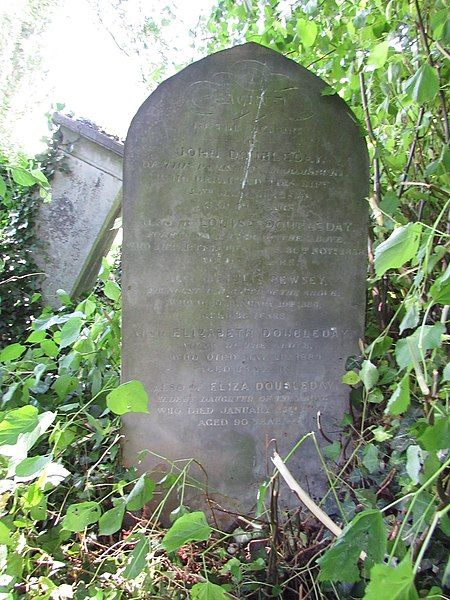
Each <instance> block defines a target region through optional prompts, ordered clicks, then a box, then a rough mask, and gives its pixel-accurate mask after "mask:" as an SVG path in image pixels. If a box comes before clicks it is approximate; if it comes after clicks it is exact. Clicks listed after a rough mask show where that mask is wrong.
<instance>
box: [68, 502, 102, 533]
mask: <svg viewBox="0 0 450 600" xmlns="http://www.w3.org/2000/svg"><path fill="white" fill-rule="evenodd" d="M100 515H101V508H100V504H99V503H98V502H80V503H78V504H71V505H70V506H69V508H68V509H67V512H66V516H65V517H64V519H63V521H62V526H63V527H64V529H68V530H69V531H83V530H84V529H85V528H86V527H87V526H88V525H92V524H93V523H97V521H98V520H99V518H100Z"/></svg>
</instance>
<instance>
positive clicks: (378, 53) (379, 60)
mask: <svg viewBox="0 0 450 600" xmlns="http://www.w3.org/2000/svg"><path fill="white" fill-rule="evenodd" d="M388 52H389V44H388V42H381V43H380V44H377V45H376V46H374V47H373V48H372V50H371V51H370V54H369V59H368V61H367V64H368V65H369V66H371V67H372V68H373V69H380V68H381V67H384V65H385V63H386V61H387V57H388Z"/></svg>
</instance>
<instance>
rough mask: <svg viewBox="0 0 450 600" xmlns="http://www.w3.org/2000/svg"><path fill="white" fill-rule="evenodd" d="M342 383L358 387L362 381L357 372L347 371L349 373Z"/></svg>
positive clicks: (344, 376)
mask: <svg viewBox="0 0 450 600" xmlns="http://www.w3.org/2000/svg"><path fill="white" fill-rule="evenodd" d="M341 381H342V383H346V384H347V385H356V384H357V383H359V382H360V381H361V379H360V378H359V375H358V373H355V371H347V373H346V374H345V375H343V377H342V379H341Z"/></svg>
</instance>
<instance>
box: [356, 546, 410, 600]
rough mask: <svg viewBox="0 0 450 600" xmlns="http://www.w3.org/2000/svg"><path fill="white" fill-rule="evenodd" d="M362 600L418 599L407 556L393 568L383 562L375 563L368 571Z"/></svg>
mask: <svg viewBox="0 0 450 600" xmlns="http://www.w3.org/2000/svg"><path fill="white" fill-rule="evenodd" d="M364 600H419V595H418V594H417V591H416V588H415V587H414V573H413V569H412V565H411V559H410V558H409V556H408V555H407V556H405V558H404V559H403V560H402V562H401V563H400V564H399V565H398V567H396V568H395V569H393V568H392V567H390V566H389V565H385V564H380V565H375V566H374V567H373V568H372V570H371V571H370V581H369V584H368V586H367V588H366V593H365V595H364Z"/></svg>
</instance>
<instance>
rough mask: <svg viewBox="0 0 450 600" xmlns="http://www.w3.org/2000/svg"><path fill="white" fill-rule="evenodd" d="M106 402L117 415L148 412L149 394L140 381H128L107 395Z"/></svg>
mask: <svg viewBox="0 0 450 600" xmlns="http://www.w3.org/2000/svg"><path fill="white" fill-rule="evenodd" d="M106 404H107V406H108V408H109V410H111V411H112V412H113V413H115V414H116V415H124V414H126V413H129V412H138V413H148V408H147V406H148V396H147V392H146V391H145V389H144V386H143V385H142V383H141V382H140V381H127V382H126V383H122V385H119V387H118V388H117V389H115V390H113V391H112V392H110V393H109V394H108V395H107V396H106Z"/></svg>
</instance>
